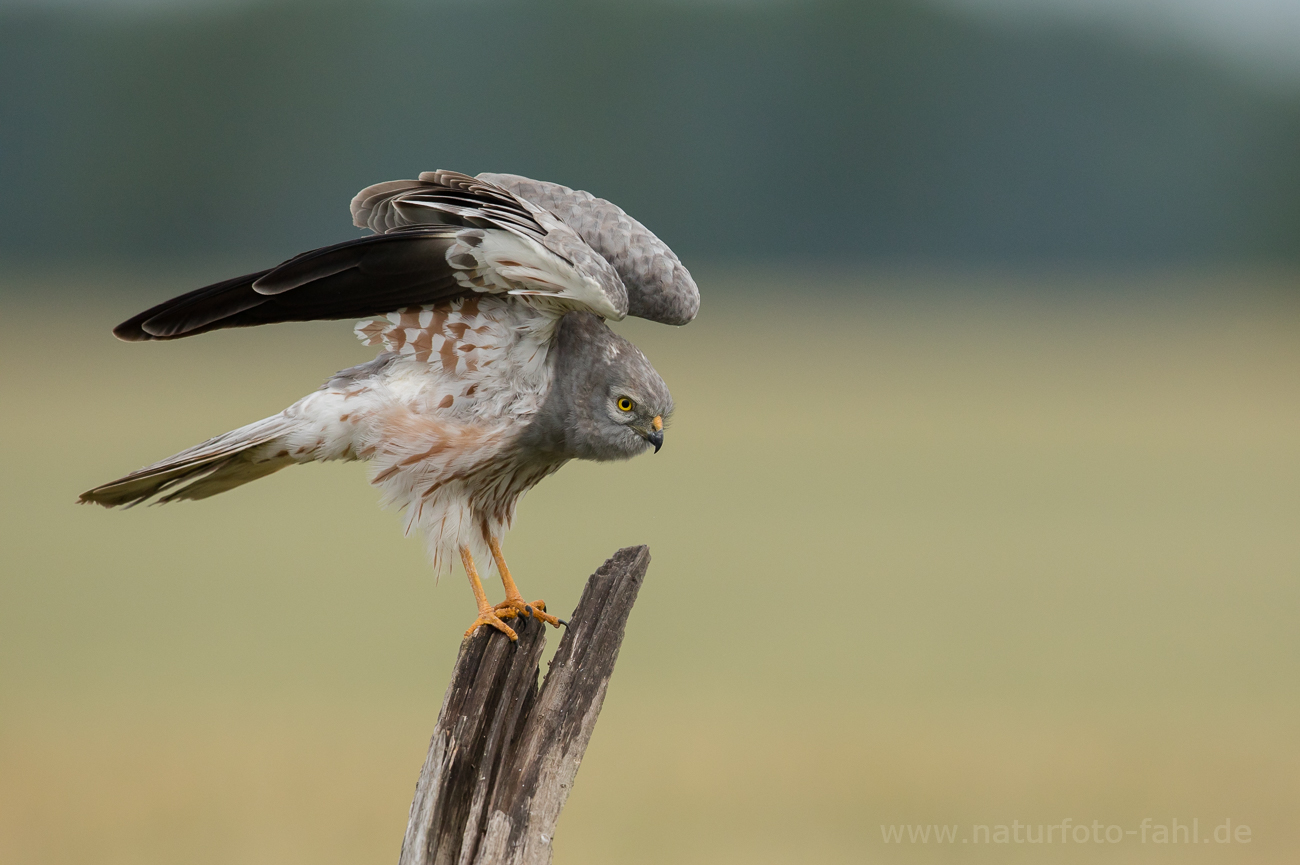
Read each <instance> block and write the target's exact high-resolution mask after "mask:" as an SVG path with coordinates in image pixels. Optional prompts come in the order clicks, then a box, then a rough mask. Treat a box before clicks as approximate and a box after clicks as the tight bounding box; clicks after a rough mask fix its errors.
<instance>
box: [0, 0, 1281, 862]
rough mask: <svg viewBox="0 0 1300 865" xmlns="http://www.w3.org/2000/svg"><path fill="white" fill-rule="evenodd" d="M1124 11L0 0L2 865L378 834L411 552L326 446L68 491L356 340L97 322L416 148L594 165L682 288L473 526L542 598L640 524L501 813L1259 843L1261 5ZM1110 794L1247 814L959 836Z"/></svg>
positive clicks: (710, 850)
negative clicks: (578, 708) (530, 772)
mask: <svg viewBox="0 0 1300 865" xmlns="http://www.w3.org/2000/svg"><path fill="white" fill-rule="evenodd" d="M1135 5H1141V6H1142V7H1143V9H1145V10H1146V13H1145V15H1146V17H1142V16H1137V17H1133V16H1131V15H1129V14H1128V13H1126V12H1123V11H1122V10H1123V8H1124V7H1123V4H1098V6H1097V9H1101V10H1102V11H1101V12H1096V11H1095V10H1094V11H1093V12H1089V13H1088V14H1080V13H1078V8H1079V7H1078V5H1077V4H1072V3H1070V2H1067V0H1060V2H1059V3H1055V4H1054V3H1050V2H1043V3H1039V4H1037V5H1036V6H1035V4H1032V3H1029V2H1028V0H947V2H944V3H933V4H924V3H919V2H903V0H891V2H881V3H872V4H861V3H853V4H851V3H847V2H845V3H834V2H825V3H817V2H808V3H796V2H778V0H773V2H761V3H760V2H752V3H746V2H734V3H732V2H704V0H700V2H688V0H680V2H650V3H645V4H639V5H636V6H633V5H631V4H627V5H618V6H616V5H611V4H597V3H582V2H573V0H569V2H562V3H552V4H544V5H543V4H524V3H517V2H479V3H470V2H459V3H457V2H428V3H415V2H400V0H387V2H371V3H359V2H353V3H333V4H322V3H314V4H307V3H289V2H285V3H266V2H260V3H259V2H251V0H249V2H221V0H210V2H202V0H190V2H176V3H167V2H163V0H154V2H150V0H137V2H126V0H112V2H101V3H94V4H91V3H89V2H85V3H82V2H77V0H18V2H13V3H10V4H7V5H5V6H0V82H3V84H4V87H2V88H0V188H3V189H5V207H3V208H0V211H2V212H0V220H3V231H0V304H2V305H3V306H2V309H3V314H2V315H0V369H2V370H3V372H4V375H3V376H0V405H3V406H4V407H5V410H4V415H3V416H4V418H5V419H6V421H7V428H8V440H9V448H8V455H7V457H6V458H5V459H4V460H3V461H0V544H2V545H3V553H4V555H3V559H2V560H0V862H3V863H5V865H8V863H20V865H28V863H32V865H37V863H40V865H45V863H49V865H55V863H73V862H78V863H80V862H86V861H94V862H101V863H109V865H118V863H121V865H128V863H130V865H137V863H139V865H153V863H157V865H175V863H198V865H207V863H308V862H310V863H322V865H330V863H345V862H347V863H354V862H363V861H365V862H370V861H378V862H384V861H392V860H394V859H395V858H396V856H397V852H398V848H399V845H400V840H401V836H402V830H403V827H404V826H405V821H406V816H407V807H408V805H409V801H410V796H411V793H412V790H413V787H414V782H415V778H416V776H417V774H418V771H419V766H420V763H421V761H422V759H423V756H424V750H425V747H426V744H427V737H428V734H429V732H430V731H431V729H432V725H433V721H434V718H435V716H436V713H437V709H438V706H439V703H440V701H441V697H442V693H443V689H444V687H445V684H446V680H447V676H448V673H449V670H450V667H451V663H452V660H453V658H454V656H455V652H456V649H457V647H458V644H459V639H460V634H461V632H462V631H463V629H464V627H465V625H466V624H467V623H468V622H469V621H470V619H471V617H472V615H473V602H472V597H471V595H470V592H469V591H468V589H467V587H466V586H465V585H464V577H463V576H462V575H459V574H456V575H453V576H451V577H445V578H443V579H442V580H441V581H440V582H437V583H435V581H434V580H433V579H432V578H431V576H430V573H429V569H428V567H427V565H426V563H425V561H424V558H423V552H422V544H421V543H420V542H419V541H417V540H414V539H411V540H403V539H402V538H401V534H400V526H399V521H398V519H397V518H396V517H395V515H393V514H391V513H384V512H381V511H379V510H378V509H377V508H376V507H375V502H376V499H377V496H376V495H375V493H374V491H373V490H372V489H371V488H370V487H369V486H368V485H367V484H366V483H365V469H364V467H362V466H359V465H326V466H308V467H303V468H294V469H292V470H290V471H286V472H283V473H280V474H277V475H275V476H273V477H271V478H268V479H266V480H263V481H259V482H258V483H256V484H252V485H250V486H248V487H244V488H241V489H239V490H236V491H233V492H231V493H228V494H225V495H222V496H219V497H217V498H214V499H211V500H208V501H203V502H197V503H185V504H181V505H176V506H171V507H167V508H140V509H136V510H132V511H129V512H125V513H118V512H107V511H104V510H101V509H91V508H85V507H76V506H75V505H74V504H73V502H74V501H75V498H76V495H77V493H79V492H81V491H82V490H84V489H86V488H88V487H90V486H92V485H94V484H96V483H100V482H103V481H106V480H109V479H111V478H113V477H116V476H118V475H120V474H122V473H124V472H125V471H128V470H130V469H133V468H135V467H137V466H140V465H143V464H145V463H148V462H151V461H153V460H155V459H157V458H159V457H161V456H165V455H167V454H170V453H172V452H174V451H176V450H179V449H181V448H183V447H185V446H187V445H190V444H193V443H195V442H197V441H199V440H202V439H204V438H206V437H208V436H211V435H213V434H216V433H219V432H223V431H225V430H227V429H230V428H233V427H235V426H237V425H240V424H242V423H244V422H247V421H249V420H252V419H255V418H258V417H262V416H264V415H266V414H270V413H272V412H274V411H277V410H279V409H280V408H282V407H283V406H284V405H285V404H287V403H288V402H290V401H292V400H293V399H296V398H297V397H298V396H300V395H302V394H303V393H304V392H306V391H307V390H309V389H311V388H313V387H315V386H317V385H318V384H319V383H320V382H321V381H322V380H323V379H324V378H326V377H327V376H328V375H329V373H331V372H332V371H333V370H335V369H338V368H341V367H344V366H347V365H349V364H352V363H356V362H358V361H361V360H365V359H367V358H368V357H369V356H370V350H368V349H365V348H363V347H362V346H360V345H359V344H358V343H357V342H356V341H355V340H354V339H353V338H352V337H351V335H350V333H349V330H350V323H349V322H336V323H320V324H311V325H282V326H278V327H276V328H269V329H257V330H250V331H238V332H224V333H219V334H212V335H208V336H205V337H202V338H198V339H195V340H186V341H181V342H177V343H169V344H159V345H126V344H122V343H118V342H115V341H114V340H113V339H112V337H111V335H110V334H109V330H110V328H111V327H112V325H113V324H115V323H117V322H118V321H120V320H122V319H123V318H125V317H127V316H128V315H130V314H132V313H134V312H136V311H138V310H139V309H140V308H143V306H145V305H148V304H150V303H153V302H156V301H158V300H160V299H163V298H165V297H169V296H171V295H173V294H175V293H179V292H180V291H183V290H186V289H189V288H192V287H194V286H196V285H200V284H203V283H204V282H205V281H210V280H212V279H216V278H219V277H222V276H226V275H229V274H230V273H232V272H237V271H238V272H242V270H241V269H243V268H248V269H251V268H254V267H259V266H265V264H266V263H268V262H274V261H276V260H279V259H280V258H283V257H287V256H288V255H291V254H293V253H296V252H298V251H301V250H302V249H305V248H308V247H311V246H317V245H321V244H325V243H329V242H333V241H336V240H340V239H345V238H347V237H351V236H355V230H354V229H352V228H350V226H349V225H348V221H347V217H346V210H345V206H346V202H347V200H348V198H349V197H350V196H351V195H352V194H353V193H354V192H355V191H356V190H357V189H359V188H360V187H362V186H364V185H366V184H368V183H371V182H375V181H378V180H384V179H389V178H397V177H409V176H413V175H414V174H416V173H417V172H418V171H420V170H423V169H429V168H434V167H447V168H457V169H461V170H467V171H471V172H476V171H481V170H505V171H517V172H520V173H524V174H531V175H535V176H540V177H545V178H548V179H554V180H558V181H561V182H565V183H568V184H571V185H574V186H578V187H582V188H587V189H590V190H592V191H593V192H595V193H597V194H600V195H605V196H608V197H610V198H611V199H613V200H615V201H617V202H619V203H620V204H622V205H624V206H625V207H627V208H628V209H629V210H630V211H631V212H632V213H633V214H634V215H636V216H638V217H640V218H642V219H643V220H644V221H646V222H647V223H648V224H649V225H650V226H651V227H652V228H653V229H654V230H656V231H657V232H658V233H659V234H660V235H661V236H662V237H664V238H665V239H666V240H668V241H669V242H670V243H671V244H673V246H674V248H676V249H678V251H679V252H681V254H682V255H683V257H684V259H685V260H686V262H687V264H688V265H689V266H690V267H691V268H692V270H693V272H694V273H695V275H696V277H697V279H698V281H699V283H700V285H701V287H702V290H703V293H704V297H705V302H704V306H703V310H702V312H701V315H700V318H699V319H698V320H697V321H696V322H694V323H692V324H691V325H690V326H689V327H686V328H683V329H672V328H665V327H661V326H656V325H651V324H648V323H644V322H638V321H627V322H624V323H622V324H619V325H618V326H617V328H618V330H619V331H620V332H621V333H623V334H625V335H627V336H628V337H629V338H632V339H633V340H634V341H636V342H637V343H638V344H639V345H641V346H642V347H643V348H644V349H645V350H646V352H647V354H648V355H649V356H650V358H651V359H652V360H653V361H654V362H655V364H656V366H657V367H658V369H659V370H660V371H661V372H662V373H663V375H664V377H665V379H666V380H667V381H668V382H669V384H670V386H671V387H672V389H673V392H674V396H675V397H676V400H677V403H678V406H679V410H678V413H677V415H676V417H675V418H674V423H673V426H672V428H671V429H670V431H669V434H668V437H667V442H666V445H665V448H664V450H663V452H662V453H660V454H658V455H656V456H654V457H645V458H641V459H638V460H635V461H633V462H631V463H628V464H621V465H613V466H611V465H600V466H597V465H586V464H575V465H572V466H569V467H567V468H566V469H565V470H564V471H563V472H561V473H559V474H558V475H556V476H555V477H553V478H551V479H549V480H548V481H547V482H546V483H544V484H542V485H541V486H539V487H538V488H537V489H536V490H534V491H533V492H532V493H531V494H530V495H529V496H528V497H527V498H526V499H525V500H524V502H523V503H522V505H521V507H520V512H519V518H518V521H517V528H516V529H515V530H514V532H512V534H511V535H510V536H509V539H508V541H507V546H506V549H507V553H508V555H509V556H510V559H511V562H512V565H513V566H514V569H515V571H516V573H517V576H518V577H519V579H520V581H521V583H522V585H523V587H524V591H525V593H527V594H529V595H530V596H540V597H545V598H547V600H548V601H549V602H550V604H551V605H552V607H553V608H554V609H557V610H560V611H564V610H568V609H571V608H572V606H573V605H574V604H575V603H576V601H577V597H578V594H579V593H580V591H581V587H582V584H583V580H584V578H585V576H586V575H587V574H588V573H590V572H591V571H592V570H594V569H595V567H597V566H598V565H599V564H600V562H601V561H602V560H603V559H604V558H605V557H606V556H607V555H609V554H610V553H612V552H613V551H614V550H615V549H616V548H617V547H619V546H623V545H628V544H635V543H648V544H650V546H651V551H652V555H653V557H654V560H653V563H652V565H651V571H650V574H649V576H648V578H647V582H646V584H645V588H644V590H643V592H642V595H641V598H640V600H639V602H638V604H637V607H636V610H635V612H634V614H633V618H632V620H631V623H630V626H629V632H628V637H627V641H626V643H625V644H624V647H623V651H622V654H621V655H620V662H619V667H618V672H617V674H616V676H615V679H614V681H613V683H612V685H611V689H610V693H609V696H608V699H607V701H606V704H605V710H604V713H603V714H602V717H601V721H600V724H599V726H598V727H597V731H596V735H595V738H594V740H593V742H592V746H591V749H590V751H589V752H588V756H587V759H586V761H585V762H584V765H583V769H582V771H581V773H580V775H579V780H578V783H577V786H576V789H575V792H574V794H573V797H572V799H571V801H570V804H569V806H568V808H567V809H566V811H565V814H564V817H563V820H562V822H561V825H560V830H559V833H558V836H557V841H556V856H557V861H559V862H572V863H608V862H628V863H659V862H681V863H733V862H734V863H740V862H747V863H748V862H759V863H766V862H772V863H778V862H779V863H803V862H827V863H837V862H845V863H849V862H854V863H856V862H900V863H912V862H967V861H969V862H1043V861H1051V862H1106V863H1112V862H1122V863H1129V862H1135V863H1136V862H1178V863H1182V862H1207V863H1210V862H1222V863H1228V862H1232V863H1239V862H1243V863H1255V862H1259V863H1263V862H1270V863H1271V862H1287V861H1291V859H1292V857H1293V855H1294V850H1295V849H1297V847H1298V846H1300V827H1297V825H1296V822H1295V819H1294V815H1295V813H1296V811H1297V808H1300V742H1297V737H1296V733H1295V731H1296V730H1297V729H1300V700H1297V692H1296V683H1297V681H1300V636H1298V635H1297V629H1296V627H1295V620H1296V614H1297V611H1298V609H1300V579H1298V577H1300V542H1298V541H1297V539H1296V538H1297V532H1296V529H1295V527H1296V525H1297V517H1300V452H1298V451H1297V444H1296V443H1297V441H1298V440H1300V439H1298V434H1300V401H1298V400H1297V388H1298V386H1300V292H1298V291H1297V287H1296V284H1297V279H1296V277H1297V275H1300V269H1297V264H1300V261H1298V259H1300V147H1297V144H1300V141H1298V140H1297V133H1300V72H1298V71H1297V68H1296V67H1295V66H1294V64H1292V65H1288V63H1289V61H1288V58H1289V57H1291V55H1292V54H1294V52H1291V54H1288V52H1287V51H1285V50H1280V49H1278V46H1279V45H1281V46H1282V47H1283V48H1285V46H1286V45H1288V44H1292V43H1288V42H1287V41H1286V40H1287V39H1293V40H1294V44H1295V45H1300V21H1298V20H1297V16H1294V15H1291V16H1290V17H1288V15H1289V13H1286V14H1283V11H1282V10H1281V7H1275V6H1270V5H1269V4H1268V3H1267V2H1266V0H1257V2H1250V3H1245V4H1244V5H1241V6H1235V7H1233V9H1234V10H1237V11H1235V12H1233V13H1232V14H1230V15H1229V17H1230V18H1232V20H1233V21H1234V22H1235V24H1234V26H1236V25H1237V24H1240V23H1241V21H1248V20H1251V19H1250V14H1248V13H1249V12H1250V10H1252V9H1253V10H1254V13H1251V14H1255V15H1256V18H1255V19H1253V20H1256V21H1259V22H1262V28H1263V29H1262V30H1260V31H1259V32H1257V33H1255V36H1256V37H1258V38H1256V41H1253V42H1252V41H1251V40H1250V39H1247V38H1246V37H1245V36H1243V35H1242V34H1243V33H1245V34H1247V35H1249V33H1250V32H1253V31H1248V30H1241V29H1233V27H1227V26H1224V27H1219V28H1216V27H1215V26H1214V22H1215V21H1217V20H1219V19H1216V18H1214V16H1213V15H1212V14H1210V13H1211V12H1213V11H1214V10H1216V9H1217V10H1219V12H1218V13H1216V14H1220V15H1222V14H1223V10H1224V9H1227V8H1228V7H1227V6H1226V5H1223V4H1216V3H1214V2H1212V0H1204V2H1200V3H1192V2H1188V3H1184V4H1179V3H1176V2H1174V0H1169V2H1164V3H1160V2H1154V0H1153V2H1150V3H1147V4H1135ZM1031 7H1032V8H1031ZM1058 7H1059V8H1058ZM1107 8H1108V9H1111V10H1112V12H1113V13H1114V14H1112V15H1110V16H1109V17H1108V16H1107V14H1103V13H1104V11H1105V9H1107ZM1271 9H1276V10H1278V11H1276V20H1274V19H1272V18H1269V14H1271V13H1270V11H1269V10H1271ZM1161 10H1164V11H1161ZM1207 10H1209V11H1207ZM1261 10H1262V11H1261ZM1261 15H1262V16H1263V17H1260V16H1261ZM1126 16H1127V17H1126ZM1180 16H1182V17H1180ZM1198 16H1199V17H1198ZM1207 16H1209V17H1207ZM1135 22H1136V23H1135ZM1207 22H1208V23H1207ZM1293 24H1294V25H1295V26H1294V27H1293V28H1292V29H1291V30H1288V29H1287V27H1288V26H1290V25H1293ZM1266 31H1267V32H1266ZM1261 34H1264V35H1261ZM1220 36H1223V37H1224V38H1219V37H1220ZM1265 36H1266V37H1267V38H1265ZM1260 40H1264V41H1260ZM1270 40H1271V41H1270ZM1243 46H1245V47H1244V48H1243ZM1269 46H1272V47H1271V48H1270V47H1269ZM1279 58H1280V59H1279ZM1148 817H1149V818H1151V820H1152V821H1153V822H1154V824H1164V825H1169V824H1170V822H1171V821H1172V820H1173V819H1177V820H1178V821H1179V822H1180V823H1182V824H1187V823H1190V822H1191V821H1192V820H1193V819H1195V820H1197V821H1198V824H1199V827H1200V829H1201V835H1202V837H1204V836H1205V835H1206V834H1208V833H1209V832H1210V831H1211V827H1214V826H1218V825H1220V824H1222V823H1223V822H1224V820H1228V819H1231V820H1232V821H1233V823H1234V825H1236V824H1246V825H1249V826H1250V827H1251V829H1252V841H1251V842H1250V843H1249V844H1239V843H1233V844H1217V843H1213V842H1211V843H1208V844H1201V845H1199V846H1195V845H1191V844H1164V845H1161V844H1157V843H1154V841H1148V842H1147V843H1141V842H1139V841H1138V840H1137V839H1136V838H1135V837H1132V836H1126V838H1125V840H1124V841H1123V842H1121V843H1118V844H1108V843H1093V842H1089V843H1071V844H1067V845H1061V844H1059V843H1058V844H1056V845H1054V846H1052V847H1051V848H1046V847H1042V846H1040V845H1034V844H1028V843H1019V844H1016V843H1010V844H1003V845H996V844H976V843H969V842H967V843H963V842H962V841H961V840H960V839H962V838H968V839H969V838H972V835H971V827H972V826H974V825H976V824H984V825H998V824H1006V825H1009V824H1011V823H1012V821H1018V822H1019V823H1022V824H1026V823H1027V824H1030V825H1032V826H1036V825H1043V824H1059V823H1061V821H1062V820H1063V819H1065V818H1070V819H1071V820H1072V821H1073V822H1074V823H1076V824H1078V823H1082V824H1085V825H1090V824H1091V823H1092V821H1094V820H1096V821H1100V823H1101V824H1102V825H1119V826H1121V827H1122V828H1124V829H1126V830H1129V829H1133V830H1136V829H1138V827H1139V825H1140V823H1141V821H1142V820H1143V819H1144V818H1148ZM935 824H939V825H956V826H957V827H958V832H957V838H958V839H959V840H957V841H956V842H955V843H952V844H937V843H935V842H934V841H933V840H931V841H930V842H928V843H921V842H919V841H918V842H916V843H910V842H904V843H887V842H886V841H885V840H884V838H883V836H882V832H881V826H882V825H886V826H903V825H923V826H930V825H935Z"/></svg>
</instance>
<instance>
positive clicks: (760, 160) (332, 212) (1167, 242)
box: [0, 0, 1300, 264]
mask: <svg viewBox="0 0 1300 865" xmlns="http://www.w3.org/2000/svg"><path fill="white" fill-rule="evenodd" d="M0 83H2V84H3V87H0V189H3V190H4V192H3V194H4V196H5V200H4V207H3V208H0V220H3V230H0V257H3V258H5V259H8V260H20V261H21V260H35V261H48V260H67V261H73V260H108V259H117V260H144V259H148V258H151V257H158V256H198V257H223V258H229V257H231V256H239V257H244V256H270V257H272V258H274V257H276V256H287V255H289V254H291V253H294V252H297V251H299V250H300V249H302V248H306V247H309V246H315V245H320V244H323V243H327V242H332V241H335V240H339V239H343V238H346V237H350V236H353V235H354V234H355V233H356V230H355V229H353V228H351V226H350V224H349V221H348V218H347V202H348V200H349V198H350V197H351V196H352V194H353V193H354V192H355V191H356V190H357V189H359V188H360V187H362V186H364V185H366V184H369V183H371V182H374V181H377V180H386V179H393V178H399V177H409V176H413V175H414V174H415V173H416V172H418V171H420V170H422V169H429V168H435V167H443V168H456V169H459V170H463V171H468V172H471V173H473V172H478V171H483V170H493V171H513V172H518V173H522V174H529V175H533V176H539V177H544V178H548V179H553V180H557V181H561V182H564V183H568V184H570V185H574V186H580V187H583V188H586V189H590V190H591V191H593V192H595V193H597V194H599V195H604V196H606V197H609V198H611V199H613V200H615V201H617V202H619V203H620V204H622V205H623V206H624V207H626V208H627V209H629V210H631V211H632V212H633V213H635V214H636V215H637V216H638V217H640V218H641V219H643V220H644V221H645V222H646V223H648V224H649V225H650V226H651V227H652V228H654V229H655V230H656V231H658V232H659V233H660V234H661V236H663V237H664V238H665V239H666V240H668V241H669V242H670V243H672V244H673V245H674V247H676V248H678V249H679V250H680V252H681V253H682V254H683V255H684V256H687V257H708V258H740V257H755V256H758V257H764V258H781V259H787V260H791V259H797V258H800V257H811V256H813V255H814V254H816V255H818V256H823V255H829V256H833V257H836V258H841V259H845V260H875V261H890V262H906V261H930V262H936V261H937V262H950V263H988V262H1011V263H1016V262H1034V263H1075V264H1080V263H1082V264H1089V263H1169V262H1188V261H1244V260H1296V259H1300V98H1292V97H1289V96H1287V95H1285V94H1279V93H1277V92H1270V91H1267V90H1265V89H1262V88H1256V87H1254V86H1253V85H1252V84H1251V83H1249V82H1248V81H1245V80H1241V79H1238V78H1236V77H1234V76H1233V75H1232V74H1230V73H1229V72H1227V71H1225V70H1223V69H1220V68H1218V67H1216V66H1215V65H1214V64H1213V63H1212V62H1210V61H1208V60H1203V59H1200V58H1198V57H1196V56H1193V55H1184V54H1178V53H1176V52H1166V53H1163V54H1155V53H1151V52H1147V51H1144V50H1143V49H1140V48H1138V47H1136V46H1134V45H1131V44H1128V43H1125V42H1123V41H1121V40H1120V39H1118V38H1115V37H1109V36H1106V35H1105V34H1102V33H1080V32H1077V31H1067V30H1054V31H1047V32H1045V31H1042V30H1028V29H1025V30H1013V29H1000V28H997V27H994V26H991V25H988V24H986V23H981V22H978V21H974V20H970V19H967V18H963V17H961V16H960V15H958V14H957V13H953V12H946V11H939V10H936V9H934V8H931V7H927V6H924V5H918V4H917V3H914V2H905V0H881V2H871V3H867V2H862V0H838V2H831V0H827V2H806V3H793V2H769V3H754V4H745V5H742V4H733V3H690V2H683V0H679V2H650V0H648V2H645V3H639V4H633V3H617V4H612V3H597V2H576V0H565V2H547V3H538V2H533V0H477V2H435V0H425V2H414V0H408V2H403V0H374V2H348V3H339V4H336V5H334V4H330V3H322V2H320V0H300V2H278V3H268V4H261V5H257V4H251V5H250V4H234V5H231V6H221V7H218V8H215V9H212V8H209V9H205V10H201V11H188V12H183V13H182V12H153V13H121V12H119V13H116V14H110V13H107V12H99V13H92V12H86V11H80V12H76V13H73V12H70V11H67V10H62V11H59V10H55V11H50V10H45V11H41V10H32V9H30V8H28V9H14V8H9V9H5V10H0Z"/></svg>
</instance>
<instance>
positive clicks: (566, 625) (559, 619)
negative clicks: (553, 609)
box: [555, 617, 569, 628]
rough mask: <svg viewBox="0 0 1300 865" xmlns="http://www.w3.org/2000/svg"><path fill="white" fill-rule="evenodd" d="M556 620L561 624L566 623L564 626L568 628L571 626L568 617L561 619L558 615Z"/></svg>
mask: <svg viewBox="0 0 1300 865" xmlns="http://www.w3.org/2000/svg"><path fill="white" fill-rule="evenodd" d="M555 621H557V622H559V623H560V624H561V625H564V627H566V628H567V627H569V620H568V619H561V618H558V617H557V618H556V619H555Z"/></svg>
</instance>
